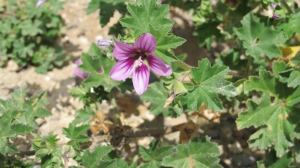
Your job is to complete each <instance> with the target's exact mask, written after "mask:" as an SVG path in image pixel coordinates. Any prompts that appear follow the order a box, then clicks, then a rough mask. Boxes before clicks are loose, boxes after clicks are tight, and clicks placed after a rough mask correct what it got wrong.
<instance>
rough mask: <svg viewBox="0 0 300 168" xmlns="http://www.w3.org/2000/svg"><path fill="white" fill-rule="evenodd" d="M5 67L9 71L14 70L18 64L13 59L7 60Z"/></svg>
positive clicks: (17, 67)
mask: <svg viewBox="0 0 300 168" xmlns="http://www.w3.org/2000/svg"><path fill="white" fill-rule="evenodd" d="M6 69H7V70H9V71H16V70H18V69H19V66H18V64H17V63H16V62H15V61H13V60H9V61H8V62H7V67H6Z"/></svg>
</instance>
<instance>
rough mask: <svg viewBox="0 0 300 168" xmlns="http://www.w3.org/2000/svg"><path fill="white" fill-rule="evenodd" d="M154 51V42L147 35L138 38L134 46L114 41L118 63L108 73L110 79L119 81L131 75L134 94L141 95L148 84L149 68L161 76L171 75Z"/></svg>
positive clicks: (152, 38) (170, 71)
mask: <svg viewBox="0 0 300 168" xmlns="http://www.w3.org/2000/svg"><path fill="white" fill-rule="evenodd" d="M155 49H156V40H155V38H154V36H153V35H152V34H149V33H146V34H143V35H142V36H140V37H139V38H138V39H137V40H136V42H135V43H134V46H131V45H128V44H125V43H122V42H119V41H115V47H114V50H113V54H114V57H115V58H116V59H117V60H118V62H117V64H116V65H115V66H114V67H113V68H112V70H111V72H110V76H111V78H112V79H113V80H117V81H120V80H125V79H126V78H128V77H129V76H131V75H132V83H133V86H134V89H135V91H136V93H137V94H138V95H141V94H143V93H144V92H145V91H146V90H147V87H148V84H149V77H150V70H149V69H150V68H151V69H152V71H154V72H155V73H156V74H158V75H161V76H169V75H171V74H172V68H171V67H170V66H169V65H167V64H165V63H164V62H163V61H162V60H161V59H160V58H158V57H157V56H156V55H154V54H153V52H154V51H155Z"/></svg>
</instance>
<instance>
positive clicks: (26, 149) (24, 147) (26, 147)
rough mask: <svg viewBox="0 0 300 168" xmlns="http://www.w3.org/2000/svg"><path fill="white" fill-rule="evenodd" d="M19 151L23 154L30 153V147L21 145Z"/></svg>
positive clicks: (18, 147)
mask: <svg viewBox="0 0 300 168" xmlns="http://www.w3.org/2000/svg"><path fill="white" fill-rule="evenodd" d="M17 149H18V150H19V151H21V152H25V151H28V149H29V146H28V145H26V144H20V145H18V146H17Z"/></svg>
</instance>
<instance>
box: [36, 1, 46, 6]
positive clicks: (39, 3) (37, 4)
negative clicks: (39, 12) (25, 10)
mask: <svg viewBox="0 0 300 168" xmlns="http://www.w3.org/2000/svg"><path fill="white" fill-rule="evenodd" d="M44 2H46V0H39V1H38V2H37V3H36V7H40V6H41V5H42V4H43V3H44Z"/></svg>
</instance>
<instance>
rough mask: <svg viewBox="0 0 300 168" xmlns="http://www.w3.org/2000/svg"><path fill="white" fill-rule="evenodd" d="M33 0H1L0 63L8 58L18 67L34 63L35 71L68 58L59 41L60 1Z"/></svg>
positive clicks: (58, 63) (59, 63)
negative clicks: (42, 2)
mask: <svg viewBox="0 0 300 168" xmlns="http://www.w3.org/2000/svg"><path fill="white" fill-rule="evenodd" d="M35 4H36V2H35V1H23V0H21V1H19V0H10V1H4V4H2V6H0V14H1V17H0V27H1V30H0V40H1V45H0V66H1V67H2V66H5V65H6V63H7V61H8V60H9V59H12V60H14V61H15V62H16V63H17V64H18V65H19V66H20V67H24V66H27V65H34V66H37V68H36V71H37V72H38V73H46V72H47V71H48V70H51V69H52V68H53V67H54V66H56V67H60V66H62V65H63V63H64V62H65V61H67V60H68V59H69V57H67V56H66V55H64V52H63V50H62V46H59V45H58V39H59V38H60V37H61V35H62V33H63V21H62V18H61V17H60V16H59V15H58V11H59V10H61V9H62V5H63V2H61V1H50V2H49V4H45V5H42V6H41V7H40V8H36V6H35Z"/></svg>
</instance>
